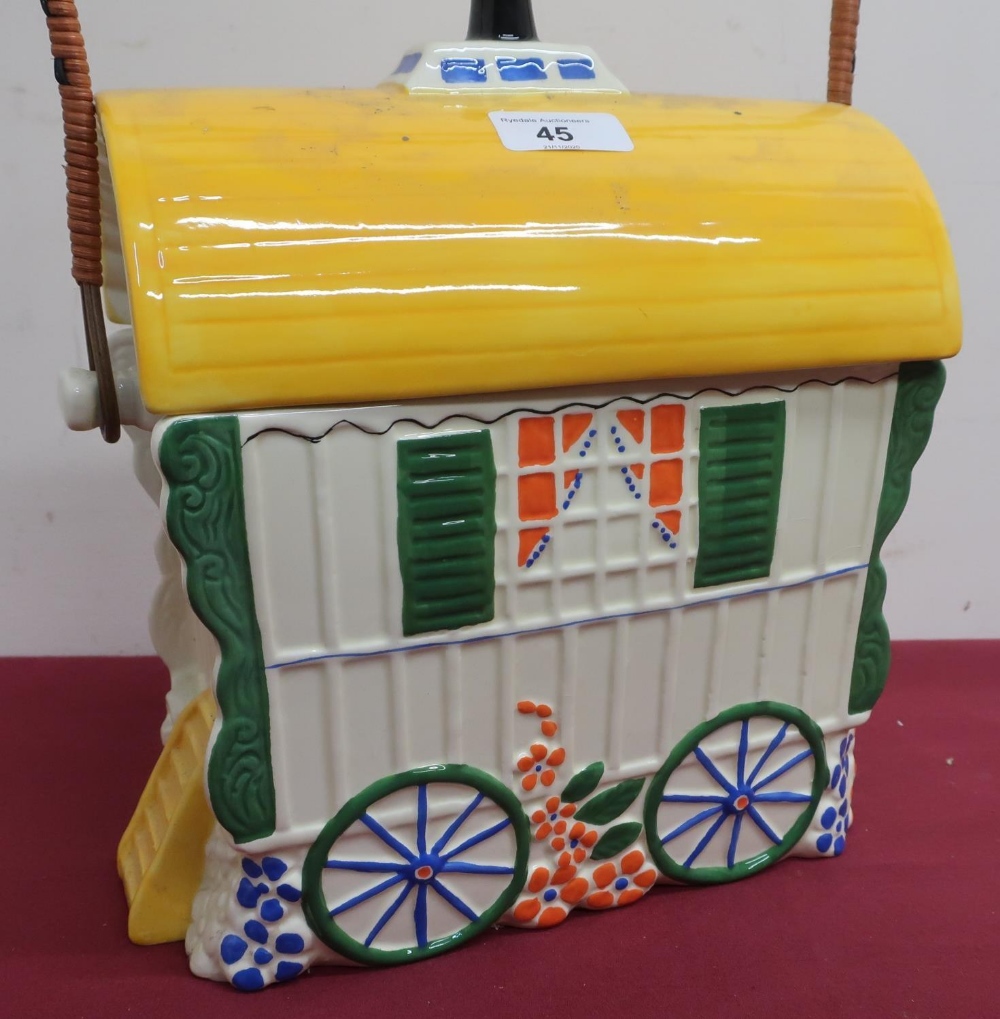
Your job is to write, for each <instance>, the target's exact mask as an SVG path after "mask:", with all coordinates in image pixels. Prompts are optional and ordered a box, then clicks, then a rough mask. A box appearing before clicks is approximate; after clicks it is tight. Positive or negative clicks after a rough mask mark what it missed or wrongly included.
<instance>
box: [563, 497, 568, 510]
mask: <svg viewBox="0 0 1000 1019" xmlns="http://www.w3.org/2000/svg"><path fill="white" fill-rule="evenodd" d="M563 509H569V500H568V499H567V500H566V502H564V503H563Z"/></svg>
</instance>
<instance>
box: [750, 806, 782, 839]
mask: <svg viewBox="0 0 1000 1019" xmlns="http://www.w3.org/2000/svg"><path fill="white" fill-rule="evenodd" d="M747 813H748V814H749V815H750V816H751V817H752V818H753V823H754V824H755V825H757V827H758V828H760V830H761V831H762V832H763V833H764V834H765V835H766V836H767V837H768V838H769V839H770V840H771V841H772V842H773V843H774V844H775V845H776V846H777V845H780V844H781V839H780V838H779V837H778V836H777V835H775V833H774V830H773V829H772V828H771V826H770V825H769V824H768V823H767V821H765V820H764V818H762V817H761V816H760V811H759V810H758V809H757V808H756V807H754V806H750V807H747Z"/></svg>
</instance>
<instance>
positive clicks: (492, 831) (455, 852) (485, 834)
mask: <svg viewBox="0 0 1000 1019" xmlns="http://www.w3.org/2000/svg"><path fill="white" fill-rule="evenodd" d="M509 826H510V818H509V817H505V818H504V819H503V820H502V821H498V822H497V823H496V824H495V825H493V827H492V828H487V829H486V831H481V832H480V833H479V834H478V835H473V836H472V837H471V838H468V839H466V840H465V841H464V842H463V843H462V844H461V845H460V846H458V847H457V848H456V849H452V850H451V852H448V853H445V854H444V856H442V857H441V859H442V860H450V859H451V858H452V857H453V856H459V855H460V854H461V853H464V852H465V851H466V850H467V849H471V848H472V847H473V846H478V845H479V843H480V842H485V841H486V840H487V839H491V838H493V836H494V835H498V834H499V833H500V832H502V831H503V830H504V828H507V827H509Z"/></svg>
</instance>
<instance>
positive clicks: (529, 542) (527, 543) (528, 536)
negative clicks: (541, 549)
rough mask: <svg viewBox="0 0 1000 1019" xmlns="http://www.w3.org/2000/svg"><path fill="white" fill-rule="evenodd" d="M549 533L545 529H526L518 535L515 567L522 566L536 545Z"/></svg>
mask: <svg viewBox="0 0 1000 1019" xmlns="http://www.w3.org/2000/svg"><path fill="white" fill-rule="evenodd" d="M548 533H549V529H548V528H547V527H528V528H526V529H525V530H523V531H521V532H520V534H518V549H517V565H518V566H524V564H525V563H526V562H527V561H528V559H530V558H531V553H532V552H534V551H535V548H536V547H537V546H538V543H539V542H540V541H541V540H542V538H544V537H545V535H546V534H548Z"/></svg>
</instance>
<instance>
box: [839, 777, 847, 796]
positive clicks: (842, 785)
mask: <svg viewBox="0 0 1000 1019" xmlns="http://www.w3.org/2000/svg"><path fill="white" fill-rule="evenodd" d="M840 795H841V796H846V795H847V776H846V775H845V776H844V777H843V778H842V779H841V780H840Z"/></svg>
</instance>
